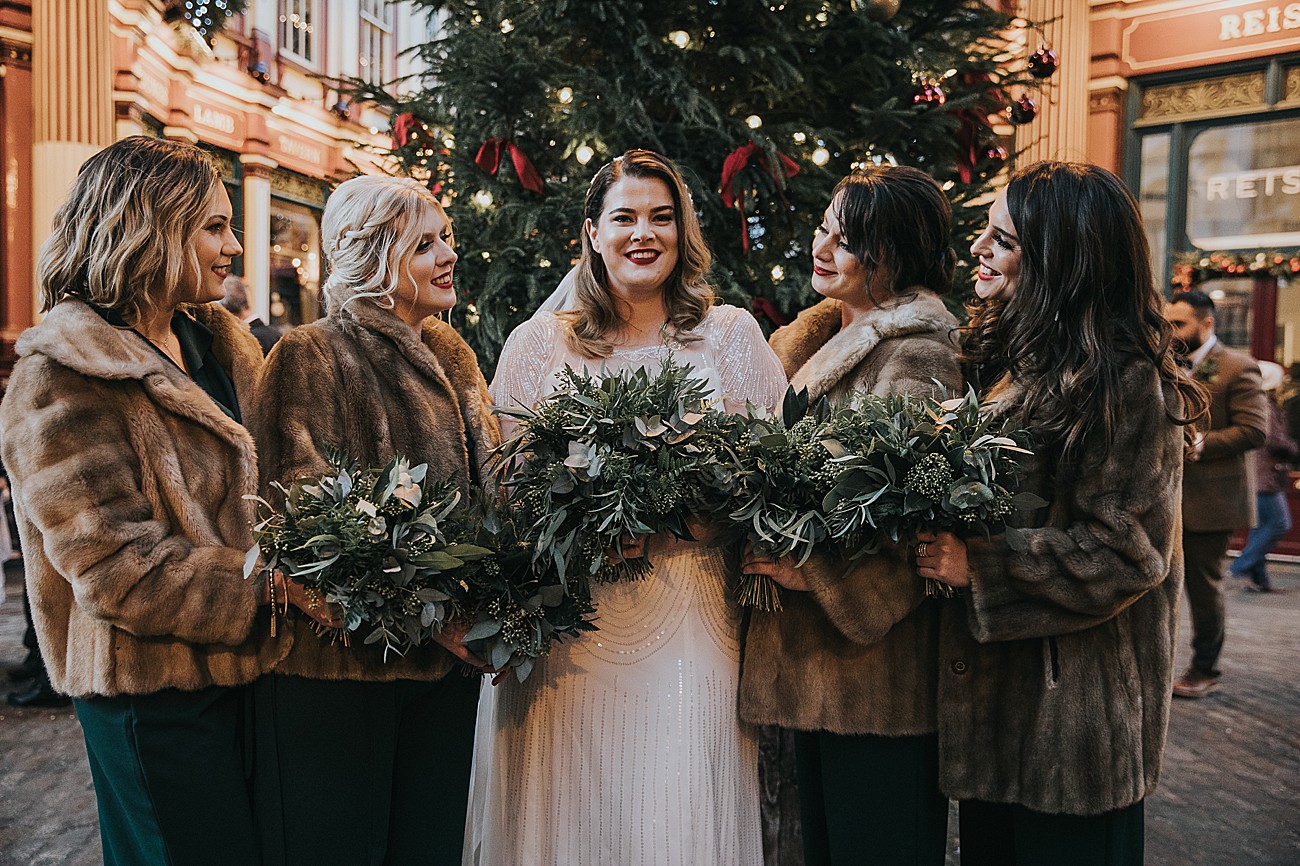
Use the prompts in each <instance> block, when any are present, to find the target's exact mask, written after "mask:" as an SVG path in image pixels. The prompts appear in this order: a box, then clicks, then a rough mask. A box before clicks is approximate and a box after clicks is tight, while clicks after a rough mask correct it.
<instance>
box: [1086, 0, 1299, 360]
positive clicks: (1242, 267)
mask: <svg viewBox="0 0 1300 866" xmlns="http://www.w3.org/2000/svg"><path fill="white" fill-rule="evenodd" d="M1090 35H1091V58H1092V65H1091V74H1090V99H1089V127H1088V136H1089V155H1090V157H1091V159H1092V160H1093V161H1094V162H1100V163H1102V164H1105V165H1108V166H1110V167H1112V168H1114V169H1115V170H1116V171H1118V172H1120V173H1121V174H1122V175H1123V177H1124V178H1125V180H1126V181H1127V182H1128V184H1129V186H1130V188H1131V189H1132V190H1133V191H1134V193H1135V194H1136V195H1137V196H1138V198H1139V200H1140V201H1141V204H1142V212H1143V219H1144V220H1145V222H1146V226H1147V234H1148V240H1149V241H1150V244H1151V249H1152V259H1153V266H1154V269H1155V272H1156V275H1157V278H1158V279H1160V280H1162V281H1163V282H1164V283H1165V284H1166V285H1171V286H1186V285H1190V284H1191V283H1193V282H1195V283H1196V284H1197V286H1198V288H1202V289H1204V290H1206V291H1209V292H1210V293H1211V295H1212V296H1213V297H1214V298H1215V300H1216V304H1217V306H1218V310H1219V315H1218V319H1219V333H1220V336H1221V337H1222V338H1223V339H1225V341H1226V342H1228V343H1229V344H1231V345H1234V346H1237V347H1239V348H1244V349H1248V350H1250V351H1252V352H1254V354H1255V355H1256V356H1257V357H1259V358H1263V359H1268V360H1275V361H1277V362H1278V363H1280V364H1283V365H1284V366H1289V365H1290V364H1292V363H1294V362H1296V361H1300V3H1297V2H1270V0H1214V2H1185V0H1184V2H1169V0H1136V2H1124V0H1120V2H1099V3H1094V4H1093V6H1092V9H1091V12H1090Z"/></svg>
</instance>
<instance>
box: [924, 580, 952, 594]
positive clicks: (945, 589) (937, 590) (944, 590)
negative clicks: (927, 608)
mask: <svg viewBox="0 0 1300 866" xmlns="http://www.w3.org/2000/svg"><path fill="white" fill-rule="evenodd" d="M956 595H957V590H956V589H954V588H953V587H951V586H949V585H948V584H946V583H944V582H943V581H941V580H935V579H934V578H933V577H927V578H925V597H926V598H953V597H955V596H956Z"/></svg>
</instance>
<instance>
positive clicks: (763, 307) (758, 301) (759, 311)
mask: <svg viewBox="0 0 1300 866" xmlns="http://www.w3.org/2000/svg"><path fill="white" fill-rule="evenodd" d="M750 309H751V310H753V312H754V315H755V316H763V317H764V318H766V319H767V320H768V321H769V322H771V323H772V324H773V325H775V326H776V327H778V328H779V327H781V326H782V325H788V324H790V322H789V320H787V319H786V317H785V316H783V315H781V311H780V310H778V309H777V308H776V304H774V303H772V302H771V301H770V300H768V299H767V298H764V297H761V296H760V297H757V298H754V300H753V302H752V303H751V304H750Z"/></svg>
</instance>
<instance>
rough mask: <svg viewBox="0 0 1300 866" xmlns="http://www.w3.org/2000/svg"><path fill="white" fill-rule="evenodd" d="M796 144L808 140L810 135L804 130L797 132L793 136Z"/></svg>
mask: <svg viewBox="0 0 1300 866" xmlns="http://www.w3.org/2000/svg"><path fill="white" fill-rule="evenodd" d="M792 137H793V138H794V143H795V144H803V143H804V142H805V141H807V140H808V136H807V135H806V134H804V133H802V132H796V133H795V134H794V135H793V136H792Z"/></svg>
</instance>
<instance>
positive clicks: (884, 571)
mask: <svg viewBox="0 0 1300 866" xmlns="http://www.w3.org/2000/svg"><path fill="white" fill-rule="evenodd" d="M840 325H841V316H840V305H839V303H838V302H837V301H831V300H827V301H823V302H822V303H820V304H818V305H817V306H815V307H813V308H811V309H809V310H806V311H804V312H803V313H802V314H800V316H799V318H798V319H796V320H795V321H794V323H793V324H791V325H789V326H787V327H785V328H782V329H781V330H779V331H777V332H776V333H775V334H773V335H772V340H771V342H772V348H773V349H775V350H776V353H777V356H778V357H779V358H780V359H781V362H782V364H784V365H785V369H786V372H787V373H788V374H789V375H790V379H791V382H792V383H794V384H795V385H796V386H797V387H798V386H806V387H808V389H809V395H810V396H811V397H812V398H813V399H816V398H818V397H820V396H822V395H830V396H831V397H833V398H842V397H846V396H848V395H849V394H851V393H853V392H863V393H870V394H886V393H888V392H889V391H890V389H893V390H895V391H900V392H906V393H922V394H931V393H932V392H933V391H934V390H935V384H934V380H938V381H939V382H940V383H941V384H942V385H943V386H944V387H946V388H948V389H949V391H950V392H956V391H957V390H959V389H960V387H961V373H960V371H959V369H958V365H957V360H956V346H955V345H954V344H953V342H952V333H953V331H954V330H955V329H956V327H957V320H956V319H954V318H953V316H952V314H951V313H949V312H948V311H947V310H946V309H945V308H944V306H943V302H942V301H940V300H939V298H938V297H936V296H935V295H933V294H931V293H929V292H924V291H922V292H920V293H918V295H917V296H916V298H915V299H914V300H912V301H911V302H910V303H906V304H901V305H899V306H892V307H885V308H877V309H875V310H872V311H871V312H870V313H868V314H867V315H866V316H863V317H861V318H859V319H858V320H857V321H855V322H854V323H853V324H852V325H850V326H849V327H848V328H843V329H841V327H840ZM803 570H804V575H805V576H806V578H807V579H808V582H809V583H810V584H811V586H812V592H809V593H800V592H788V591H787V592H783V593H782V601H783V604H784V606H785V609H784V610H783V611H781V612H780V613H763V612H761V611H755V612H754V613H753V615H752V618H751V620H750V625H749V630H748V633H747V635H746V642H745V659H744V667H743V672H742V676H741V687H740V711H741V716H742V717H743V718H744V719H745V720H746V721H749V722H753V723H755V724H765V725H780V726H781V727H785V728H795V729H800V730H824V731H832V732H835V733H839V734H883V735H889V736H904V735H915V734H924V733H930V732H932V731H934V730H935V726H936V720H935V691H936V682H935V680H936V668H937V649H938V632H937V629H938V605H937V602H935V601H933V600H927V599H926V598H925V593H924V591H923V583H922V581H921V579H920V578H919V577H917V575H916V571H915V569H914V567H913V565H912V562H911V557H910V556H909V555H908V551H906V550H905V549H902V548H900V547H896V546H888V547H886V548H885V549H884V550H882V551H881V552H880V553H879V554H876V555H874V556H867V557H864V558H862V559H860V560H858V561H856V562H845V561H840V560H838V559H835V558H832V557H829V556H824V555H814V556H813V557H812V558H811V559H809V561H808V562H807V563H805V565H804V569H803Z"/></svg>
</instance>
